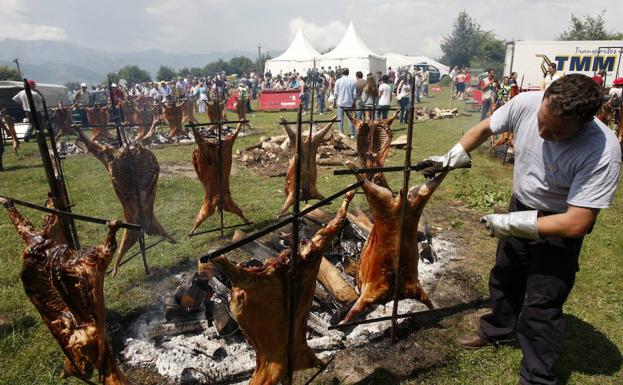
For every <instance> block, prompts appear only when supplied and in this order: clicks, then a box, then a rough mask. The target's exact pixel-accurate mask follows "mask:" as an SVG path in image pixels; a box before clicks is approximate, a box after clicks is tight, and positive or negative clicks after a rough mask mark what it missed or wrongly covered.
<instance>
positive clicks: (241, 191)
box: [0, 92, 623, 385]
mask: <svg viewBox="0 0 623 385" xmlns="http://www.w3.org/2000/svg"><path fill="white" fill-rule="evenodd" d="M424 106H440V107H448V95H447V93H445V92H444V93H441V94H433V97H432V98H430V99H427V100H425V101H424ZM285 115H286V117H288V118H289V119H292V120H293V119H294V118H295V114H294V113H287V114H285ZM477 115H478V114H473V115H472V116H461V117H459V118H457V119H451V120H450V119H449V120H437V121H428V122H422V123H417V124H416V126H415V130H414V150H413V159H414V160H416V159H420V158H423V157H425V156H427V155H431V154H442V153H444V152H445V151H446V150H447V149H449V148H450V147H451V146H452V145H453V144H454V143H455V142H456V141H457V140H458V139H459V138H460V136H461V135H462V133H463V132H464V131H465V130H466V129H467V128H469V127H470V126H471V125H472V124H473V123H475V122H476V120H477ZM279 116H280V114H279V113H257V114H256V115H254V116H252V117H251V121H252V123H253V125H254V126H255V127H257V129H258V135H273V134H281V129H280V128H279V126H278V125H277V124H276V122H277V121H278V119H279ZM201 118H203V119H205V117H201ZM393 128H394V132H395V135H400V134H401V133H404V132H405V125H399V124H398V123H397V122H396V123H395V124H394V127H393ZM257 141H258V136H257V135H252V136H247V137H240V138H239V139H238V140H237V142H236V145H235V148H234V151H235V150H236V149H239V148H242V147H245V146H247V145H250V144H252V143H255V142H257ZM22 148H23V155H24V158H23V159H21V160H18V159H17V158H16V157H15V156H14V155H13V154H12V153H11V154H8V153H5V155H4V159H5V162H4V163H5V167H6V168H7V171H6V172H2V173H0V194H3V195H9V196H14V197H18V198H20V199H23V200H27V201H32V202H40V203H41V202H43V197H44V196H45V194H46V191H47V187H46V181H45V175H44V172H43V169H42V168H41V167H40V163H41V162H40V158H39V157H38V152H37V149H36V147H35V144H34V143H27V144H24V145H23V147H22ZM193 149H194V145H170V146H164V147H157V148H154V150H153V151H154V153H155V154H156V156H157V158H158V160H159V162H160V164H161V167H166V166H167V165H170V164H173V163H175V164H190V160H191V155H192V152H193ZM402 158H403V152H402V151H395V150H394V151H392V152H391V155H390V157H389V159H388V162H387V164H388V165H395V164H396V165H397V164H401V163H402ZM474 160H475V162H474V168H473V169H471V170H470V171H457V172H455V173H453V174H452V175H450V176H449V177H448V178H447V180H446V181H445V182H444V184H443V185H442V187H441V188H440V189H439V190H438V192H437V193H436V194H435V197H434V198H433V201H432V202H431V205H430V207H431V209H434V208H435V207H442V206H447V205H448V204H450V203H452V204H460V205H461V206H463V207H465V208H467V209H468V210H470V212H471V213H472V214H471V216H472V217H473V218H476V219H477V218H478V216H479V215H482V214H484V213H486V212H491V211H493V210H494V209H495V208H496V207H497V208H500V207H503V206H504V205H505V203H506V200H507V199H508V197H509V196H510V188H511V180H512V168H511V167H509V166H502V165H501V162H500V161H499V160H494V159H491V158H489V157H488V156H486V154H485V152H477V153H476V154H474ZM64 165H65V173H66V175H67V180H68V184H69V186H70V192H71V196H72V199H73V201H74V202H75V204H76V207H75V208H74V210H75V211H76V212H79V213H83V214H87V215H92V216H96V217H102V218H120V217H121V215H122V209H121V205H120V204H119V202H118V201H117V198H116V196H115V194H114V192H113V189H112V186H111V183H110V180H109V177H108V175H107V173H106V171H105V169H104V167H103V166H102V165H101V164H100V163H99V162H98V161H97V160H96V159H95V158H94V157H93V156H92V155H90V154H85V155H77V156H71V157H69V158H68V159H67V160H66V161H65V162H64ZM388 179H389V183H390V185H392V186H398V185H400V183H401V182H400V180H401V176H400V175H399V174H392V175H390V176H389V178H388ZM353 180H354V178H352V177H349V176H343V177H335V176H333V175H332V173H331V171H330V170H328V169H321V170H320V171H319V178H318V187H319V191H321V192H324V193H330V192H332V191H336V190H338V189H339V188H341V187H343V186H345V185H346V184H348V183H351V182H352V181H353ZM421 180H422V178H421V177H420V176H419V175H414V176H413V178H412V185H413V184H416V183H417V182H418V181H421ZM282 189H283V178H269V177H267V176H263V175H261V173H256V172H252V171H250V170H247V169H245V168H244V167H242V166H240V165H238V166H236V167H235V170H234V173H233V175H232V178H231V190H232V194H233V197H234V199H235V201H236V202H237V203H238V205H239V206H240V207H241V208H242V210H243V211H244V213H245V215H246V216H247V217H248V218H250V219H251V220H253V221H254V222H255V223H256V225H255V226H256V227H259V226H261V225H262V224H266V223H269V222H270V221H272V220H274V218H275V216H276V214H277V212H278V210H279V208H280V207H281V205H282V204H283V201H284V197H283V192H282V191H283V190H282ZM202 198H203V189H202V187H201V185H200V183H199V181H198V180H197V179H194V178H188V177H185V176H175V175H173V176H168V175H167V176H164V175H161V177H160V179H159V183H158V189H157V198H156V208H155V212H156V215H157V217H158V218H159V220H160V222H161V223H162V224H163V225H164V227H165V228H166V229H168V230H169V231H170V232H173V233H174V236H175V238H176V239H177V240H178V244H176V245H172V244H168V243H163V244H160V245H158V246H157V247H155V248H154V249H152V250H150V251H149V252H148V259H149V264H150V267H151V268H152V270H153V271H152V275H151V276H148V277H146V276H145V275H144V273H143V268H142V265H141V263H140V261H139V259H135V260H133V261H132V262H130V263H129V264H127V265H125V266H124V267H123V268H122V270H121V272H120V273H119V275H118V276H117V278H115V279H108V280H107V281H106V287H105V291H106V303H107V307H108V308H109V310H110V311H111V312H112V313H114V314H117V315H120V316H122V317H123V316H125V315H128V314H132V313H133V312H135V311H137V310H138V309H140V308H141V307H142V306H145V305H148V304H150V303H152V302H153V301H154V299H155V298H156V297H157V296H158V295H159V294H161V293H158V292H157V291H156V290H153V287H154V281H155V280H157V279H158V277H159V274H158V273H159V272H161V273H162V272H167V271H169V269H171V268H172V267H175V266H177V265H181V264H191V263H192V261H193V260H195V259H196V258H197V257H198V256H200V255H202V254H204V253H205V252H206V251H208V250H210V249H211V248H214V247H215V246H216V245H217V244H218V243H219V242H222V241H220V240H219V239H218V238H217V235H216V234H215V235H210V236H208V235H202V236H197V237H194V238H190V239H189V238H188V237H187V236H186V234H187V233H188V231H189V230H190V227H191V225H192V222H193V220H194V217H195V215H196V213H197V211H198V209H199V207H200V204H201V201H202ZM338 203H339V202H338ZM355 205H361V206H364V205H365V203H364V201H363V198H362V197H361V196H359V197H357V198H356V201H355ZM336 207H337V204H334V205H333V209H335V208H336ZM20 211H21V212H22V213H23V214H24V215H25V216H26V217H27V218H29V219H30V220H31V221H33V222H34V223H35V225H36V226H40V224H41V218H42V215H41V213H39V212H35V211H33V210H29V209H25V208H20ZM447 216H448V218H447V220H448V222H449V223H450V224H451V225H452V226H456V227H459V228H460V226H472V225H474V226H476V225H475V223H476V221H475V220H474V221H472V222H470V223H463V222H462V220H461V219H459V216H456V218H455V216H454V214H453V213H452V211H451V210H450V211H448V210H447ZM622 216H623V198H622V194H621V193H620V192H619V193H618V194H617V197H616V200H615V202H614V205H613V206H612V207H611V208H610V209H608V210H604V211H603V212H602V213H601V214H600V217H599V220H598V224H597V226H596V228H595V230H594V231H593V233H592V234H591V235H589V236H588V237H587V238H586V240H585V243H584V247H583V251H582V257H581V271H580V272H579V273H578V276H577V280H576V285H575V288H574V290H573V292H572V293H571V296H570V298H569V300H568V302H567V305H566V308H565V313H566V320H567V325H568V328H567V333H566V339H565V345H564V351H563V354H562V357H561V359H560V362H559V363H558V369H557V370H558V373H559V375H560V377H561V379H562V380H563V383H565V384H576V385H584V384H594V385H603V384H605V385H616V384H623V370H622V369H621V365H622V361H623V360H622V358H621V349H622V348H623V326H622V325H623V279H621V276H622V274H623V263H621V257H622V255H623V234H622V233H621V228H622V227H621V219H620V218H621V217H622ZM225 219H226V223H228V224H235V223H238V219H237V218H236V217H234V216H232V215H230V214H227V213H226V214H225ZM217 223H218V215H215V216H213V217H212V218H209V219H208V220H207V221H206V223H204V224H203V225H202V227H201V229H207V228H212V227H215V226H216V225H217ZM78 228H79V233H80V237H81V242H82V244H83V246H87V245H93V244H96V243H98V242H99V241H100V240H101V239H102V238H103V237H104V235H105V228H104V227H102V226H96V225H92V224H86V223H82V222H80V223H79V225H78ZM118 239H119V237H118ZM154 240H155V239H148V240H147V243H148V244H149V243H151V242H153V241H154ZM473 242H476V245H475V246H473V245H472V249H474V247H476V248H479V249H480V250H481V252H480V253H478V254H479V255H483V256H482V257H480V256H479V257H478V258H476V257H473V258H468V259H466V261H467V262H466V263H469V266H466V268H468V269H469V270H470V271H473V272H474V273H475V274H476V275H478V276H479V277H480V278H481V279H480V280H479V282H480V283H479V290H480V291H481V292H483V293H486V277H487V275H488V270H489V269H490V267H491V264H492V262H493V260H494V255H493V250H494V247H495V241H494V240H493V239H488V238H484V237H482V238H479V239H478V240H475V241H473ZM457 246H458V247H461V245H457ZM22 249H23V243H22V241H21V240H20V239H19V237H18V236H17V233H16V232H15V230H14V228H13V226H12V225H11V224H10V223H9V221H8V219H7V216H6V215H4V214H1V213H0V265H1V266H2V271H1V272H0V333H1V334H0V384H24V385H26V384H58V383H62V381H61V380H60V379H59V377H58V376H59V374H60V372H61V370H62V362H63V360H62V353H61V351H60V349H59V348H58V346H57V344H56V343H55V342H54V341H53V339H52V337H51V336H50V334H49V332H48V331H47V329H46V328H45V326H44V325H43V324H42V323H41V321H40V318H39V315H38V314H37V312H36V311H35V309H34V307H33V306H32V304H31V303H30V302H29V301H28V299H27V297H26V296H25V294H24V291H23V288H22V285H21V282H20V280H19V272H20V268H21V262H20V255H21V251H22ZM135 249H136V248H134V249H133V250H131V252H133V251H134V250H135ZM472 324H473V317H471V318H470V316H469V315H465V316H464V317H463V318H461V322H460V323H459V324H458V325H455V326H453V330H452V331H451V332H450V333H449V334H450V336H453V335H457V334H459V333H462V332H466V331H469V328H470V325H472ZM447 343H448V346H451V342H450V340H448V341H447ZM449 349H450V356H449V357H450V358H449V360H448V361H447V363H446V364H445V365H443V366H441V367H438V368H435V369H431V370H428V371H425V372H423V373H418V374H417V375H415V376H414V378H413V379H411V380H409V381H408V382H406V383H407V384H440V385H441V384H448V385H451V384H456V385H459V384H461V385H465V384H500V385H515V384H516V382H517V378H518V375H517V373H518V368H519V363H520V360H521V352H520V351H519V350H518V349H517V348H516V347H507V346H505V347H500V348H486V349H482V350H479V351H463V350H460V349H458V348H454V347H450V348H449ZM69 382H70V383H78V381H77V380H74V379H72V380H69Z"/></svg>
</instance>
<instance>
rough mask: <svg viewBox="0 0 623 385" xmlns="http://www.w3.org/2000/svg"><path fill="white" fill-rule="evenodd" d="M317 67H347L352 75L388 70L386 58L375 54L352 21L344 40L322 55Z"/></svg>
mask: <svg viewBox="0 0 623 385" xmlns="http://www.w3.org/2000/svg"><path fill="white" fill-rule="evenodd" d="M317 67H324V68H325V69H328V68H329V67H331V68H333V69H335V68H337V67H342V68H344V67H346V68H348V69H349V71H350V76H355V72H357V71H361V72H363V74H364V76H365V75H366V74H368V73H375V72H377V71H381V72H382V73H385V71H386V67H385V58H384V57H382V56H379V55H377V54H375V53H374V52H372V51H371V50H370V48H368V47H367V46H366V44H365V43H364V42H363V40H361V38H360V37H359V35H358V34H357V32H356V31H355V27H354V25H353V22H352V21H351V22H350V24H349V25H348V29H347V30H346V32H345V33H344V36H343V37H342V40H341V41H340V42H339V43H338V45H337V46H336V47H335V48H334V49H333V50H331V51H330V52H327V53H326V54H324V55H322V57H321V58H320V61H319V62H318V64H317Z"/></svg>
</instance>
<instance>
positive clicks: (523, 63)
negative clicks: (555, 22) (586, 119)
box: [504, 40, 623, 89]
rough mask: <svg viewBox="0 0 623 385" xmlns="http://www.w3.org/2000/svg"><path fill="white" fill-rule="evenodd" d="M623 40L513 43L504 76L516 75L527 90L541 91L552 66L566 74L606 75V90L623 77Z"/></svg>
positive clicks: (508, 47)
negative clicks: (615, 80) (546, 74)
mask: <svg viewBox="0 0 623 385" xmlns="http://www.w3.org/2000/svg"><path fill="white" fill-rule="evenodd" d="M621 60H623V41H622V40H585V41H563V40H556V41H514V42H509V43H506V57H505V60H504V75H509V74H510V73H511V72H517V82H518V83H520V84H521V86H522V87H523V88H524V89H539V88H540V86H541V81H542V80H543V78H544V76H545V72H546V70H547V67H548V66H549V64H550V63H555V64H556V66H557V68H558V71H560V72H563V73H565V74H570V73H581V74H584V75H587V76H590V77H593V76H595V74H596V73H597V72H599V71H600V70H605V71H606V83H605V85H606V87H608V86H610V85H611V84H612V81H613V80H614V79H616V78H618V77H621V76H623V63H622V62H621Z"/></svg>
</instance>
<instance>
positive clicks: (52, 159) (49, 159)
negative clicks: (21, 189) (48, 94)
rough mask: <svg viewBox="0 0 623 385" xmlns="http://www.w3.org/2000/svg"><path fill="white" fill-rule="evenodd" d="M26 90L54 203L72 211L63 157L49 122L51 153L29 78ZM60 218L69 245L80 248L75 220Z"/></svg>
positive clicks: (62, 208)
mask: <svg viewBox="0 0 623 385" xmlns="http://www.w3.org/2000/svg"><path fill="white" fill-rule="evenodd" d="M24 91H25V93H26V98H27V99H28V106H29V110H30V115H31V118H32V122H31V124H32V125H33V126H34V128H35V130H36V132H37V144H38V146H39V152H40V154H41V160H42V163H43V168H44V170H45V174H46V178H47V181H48V185H49V187H50V192H51V195H52V198H53V199H55V202H54V204H55V205H56V204H58V205H59V206H60V207H59V209H61V211H67V212H71V206H72V205H71V203H70V201H69V196H68V193H67V186H66V184H65V179H64V176H63V169H62V164H61V159H60V157H59V155H58V152H57V151H56V143H55V141H54V133H53V132H52V131H53V130H52V127H51V126H49V123H48V132H49V136H50V138H51V140H50V144H51V146H52V153H51V154H50V151H49V148H48V142H47V141H46V138H45V131H44V128H43V125H42V122H40V121H39V115H38V113H37V108H36V106H35V102H34V98H33V96H32V90H31V88H30V84H28V79H24ZM39 96H41V101H42V104H43V110H44V111H42V112H43V113H44V114H45V116H46V118H48V114H47V108H46V105H45V98H44V97H43V95H41V94H39ZM48 121H49V119H48ZM60 219H61V223H62V225H63V232H64V233H65V238H66V239H67V241H68V243H69V246H70V247H71V248H73V249H75V250H78V249H79V248H80V240H79V238H78V231H77V230H76V225H75V223H74V221H73V218H71V217H62V218H60Z"/></svg>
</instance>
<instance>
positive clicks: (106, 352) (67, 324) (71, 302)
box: [0, 198, 129, 385]
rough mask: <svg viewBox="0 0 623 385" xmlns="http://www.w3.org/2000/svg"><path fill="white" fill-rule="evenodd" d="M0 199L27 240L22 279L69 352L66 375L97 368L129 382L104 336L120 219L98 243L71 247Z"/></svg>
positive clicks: (109, 383)
mask: <svg viewBox="0 0 623 385" xmlns="http://www.w3.org/2000/svg"><path fill="white" fill-rule="evenodd" d="M0 203H2V204H3V205H4V206H5V207H6V208H7V210H8V213H9V218H10V219H11V222H13V224H14V225H15V228H16V229H17V232H18V233H19V235H20V236H21V237H22V239H23V240H24V242H25V243H26V248H25V249H24V252H23V254H22V271H21V279H22V283H23V285H24V290H25V291H26V295H27V296H28V298H29V299H30V301H31V302H32V303H33V304H34V305H35V307H36V308H37V311H38V312H39V314H40V315H41V318H42V320H43V323H45V325H46V326H47V327H48V329H49V330H50V332H51V333H52V335H53V336H54V338H55V339H56V341H57V342H58V344H59V345H60V347H61V349H62V350H63V353H65V365H64V370H63V376H64V377H68V376H74V377H78V378H81V379H84V380H88V379H90V378H91V375H92V374H93V371H94V369H97V371H98V374H99V380H100V381H101V382H102V383H103V384H106V385H127V384H129V382H128V380H127V379H126V378H125V377H124V375H123V373H121V371H120V370H119V368H118V367H117V364H116V363H115V360H114V358H113V356H112V353H111V351H110V347H109V346H108V342H107V341H106V308H105V305H104V276H105V273H106V268H107V266H108V264H109V263H110V261H111V259H112V257H113V254H114V252H115V249H116V247H117V243H116V240H115V234H116V232H117V228H118V222H116V221H115V222H109V224H108V228H109V230H108V236H107V237H106V239H105V240H104V241H102V242H101V243H100V244H99V245H97V246H94V247H91V248H88V249H81V250H73V249H71V248H70V247H69V246H67V245H66V244H61V243H57V242H56V241H53V240H51V239H49V238H47V237H46V236H45V235H44V233H45V231H46V230H45V229H44V232H43V233H42V232H39V231H37V230H36V229H35V228H34V227H33V225H32V224H31V223H30V222H29V221H28V220H26V219H24V218H23V217H22V215H21V214H20V213H19V212H18V211H17V210H16V209H15V207H13V206H12V204H11V202H10V201H8V200H6V199H4V198H0ZM49 223H52V222H49ZM46 227H47V226H46Z"/></svg>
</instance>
